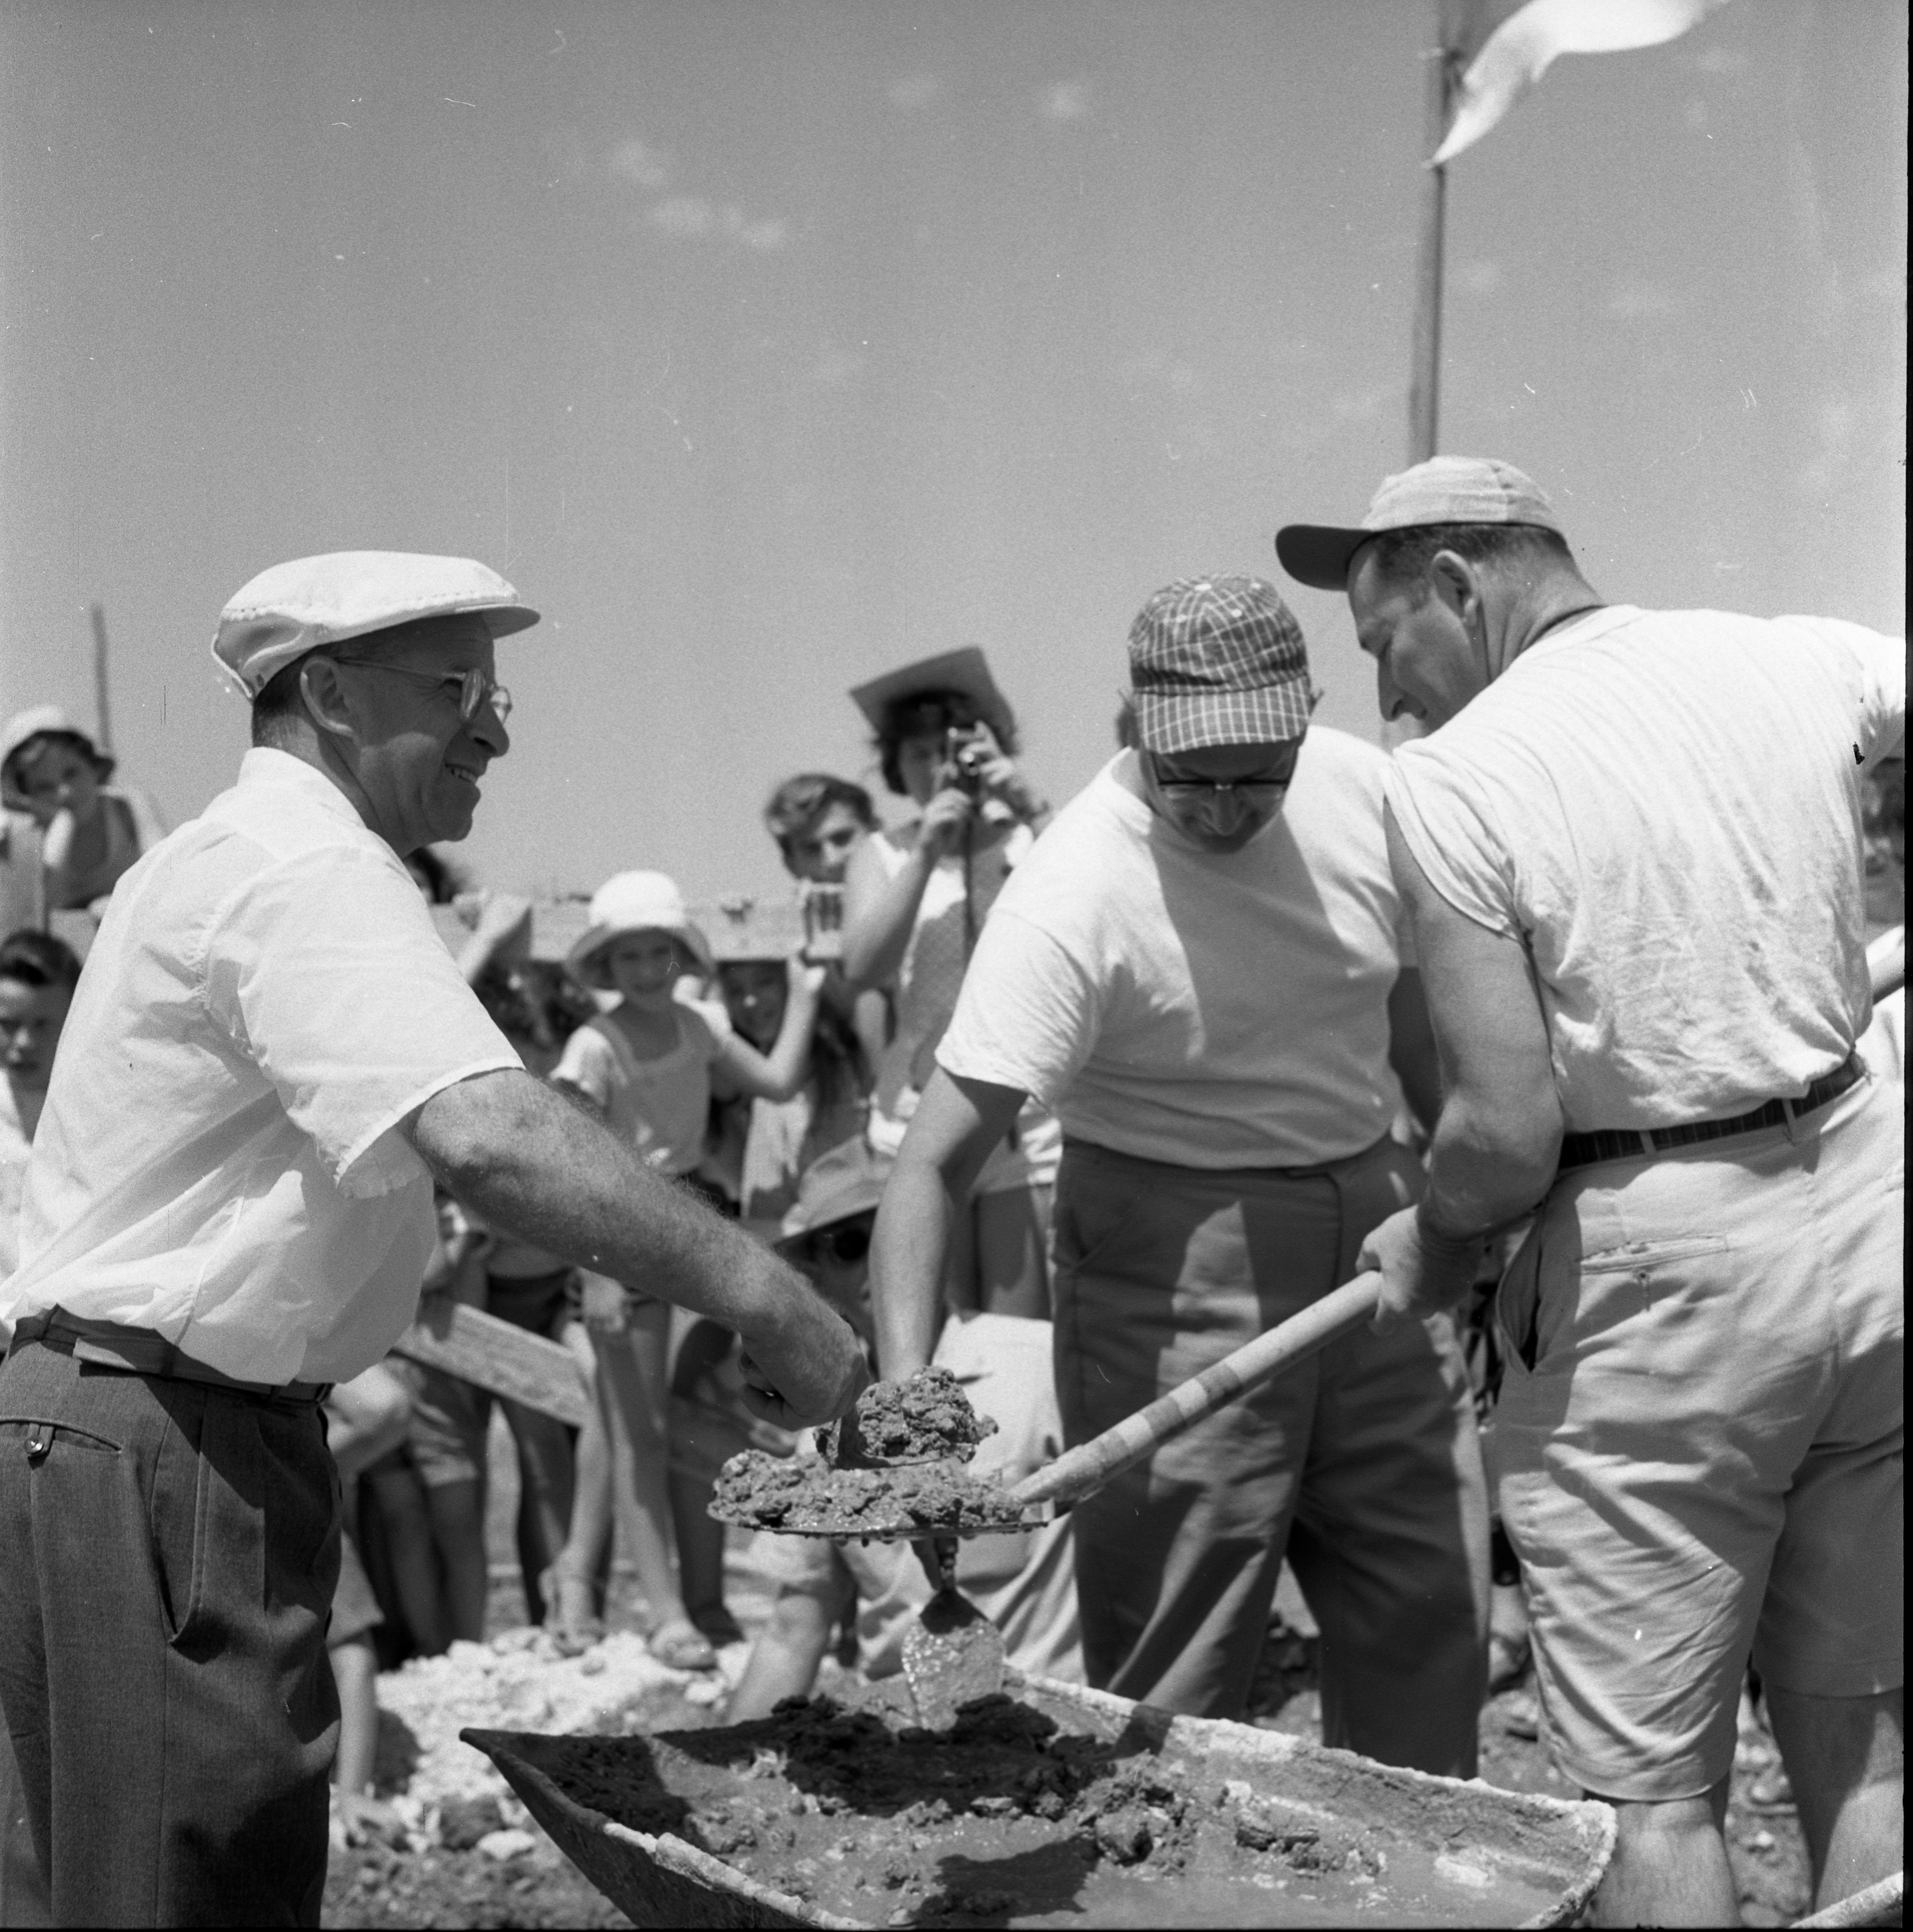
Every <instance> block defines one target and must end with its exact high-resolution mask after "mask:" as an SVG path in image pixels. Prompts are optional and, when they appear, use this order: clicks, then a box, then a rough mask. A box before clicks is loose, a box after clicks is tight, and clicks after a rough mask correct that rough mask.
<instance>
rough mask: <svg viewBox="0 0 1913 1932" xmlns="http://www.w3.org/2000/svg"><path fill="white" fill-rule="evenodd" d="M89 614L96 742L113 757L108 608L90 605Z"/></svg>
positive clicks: (100, 605) (101, 605) (102, 605)
mask: <svg viewBox="0 0 1913 1932" xmlns="http://www.w3.org/2000/svg"><path fill="white" fill-rule="evenodd" d="M87 613H88V616H91V618H92V619H93V721H94V723H95V724H97V726H98V727H99V730H98V731H97V733H96V734H95V736H94V742H96V743H97V745H99V747H100V750H101V751H104V752H105V753H106V754H107V755H108V756H109V757H111V755H112V748H113V714H112V703H111V702H110V700H109V698H108V697H107V675H106V606H105V605H104V604H88V607H87Z"/></svg>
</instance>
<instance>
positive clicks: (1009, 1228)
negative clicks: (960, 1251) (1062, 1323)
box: [970, 1187, 1052, 1322]
mask: <svg viewBox="0 0 1913 1932" xmlns="http://www.w3.org/2000/svg"><path fill="white" fill-rule="evenodd" d="M1051 1199H1052V1196H1051V1190H1050V1189H1048V1188H1047V1187H1019V1188H1017V1189H1015V1190H1014V1191H1012V1192H1011V1193H1006V1194H982V1195H979V1196H977V1198H976V1201H975V1202H974V1203H973V1205H972V1208H971V1210H970V1218H971V1220H972V1221H973V1223H974V1224H975V1228H976V1283H977V1294H978V1297H979V1305H980V1306H981V1307H982V1310H983V1311H984V1313H985V1314H988V1315H1020V1316H1024V1317H1025V1318H1026V1319H1029V1320H1030V1321H1033V1322H1047V1321H1048V1319H1049V1317H1050V1280H1049V1222H1050V1208H1051Z"/></svg>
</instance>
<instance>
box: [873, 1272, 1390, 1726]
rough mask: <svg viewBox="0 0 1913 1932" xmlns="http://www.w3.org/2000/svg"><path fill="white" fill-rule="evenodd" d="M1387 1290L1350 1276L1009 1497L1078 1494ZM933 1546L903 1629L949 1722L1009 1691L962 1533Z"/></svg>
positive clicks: (913, 1675)
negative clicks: (916, 1607) (923, 1589)
mask: <svg viewBox="0 0 1913 1932" xmlns="http://www.w3.org/2000/svg"><path fill="white" fill-rule="evenodd" d="M1380 1298H1381V1276H1380V1275H1379V1274H1375V1273H1370V1274H1358V1275H1357V1277H1355V1278H1354V1280H1353V1281H1348V1282H1344V1283H1342V1286H1340V1287H1339V1288H1338V1289H1333V1290H1332V1291H1331V1292H1330V1293H1329V1294H1327V1295H1324V1296H1323V1298H1321V1301H1316V1302H1312V1303H1311V1304H1309V1307H1306V1308H1305V1309H1303V1310H1301V1312H1300V1313H1299V1314H1295V1315H1291V1316H1290V1317H1289V1318H1288V1320H1287V1321H1286V1322H1278V1323H1277V1324H1276V1326H1275V1327H1274V1328H1271V1329H1270V1330H1268V1331H1267V1333H1266V1334H1261V1335H1258V1336H1257V1337H1255V1340H1253V1341H1252V1342H1245V1343H1243V1346H1241V1347H1240V1349H1236V1350H1234V1352H1232V1353H1231V1354H1229V1355H1225V1356H1224V1357H1223V1358H1222V1360H1221V1361H1219V1362H1216V1363H1214V1364H1211V1366H1210V1367H1208V1368H1206V1369H1204V1370H1203V1372H1202V1373H1201V1374H1200V1375H1199V1376H1191V1377H1190V1378H1189V1380H1188V1381H1187V1382H1180V1383H1178V1384H1177V1386H1176V1387H1175V1388H1172V1389H1171V1391H1169V1393H1168V1394H1167V1395H1164V1396H1159V1397H1157V1398H1156V1400H1155V1401H1154V1402H1153V1403H1150V1406H1148V1407H1147V1409H1138V1411H1137V1412H1136V1413H1135V1415H1132V1416H1128V1417H1126V1418H1124V1419H1123V1421H1120V1422H1119V1423H1117V1424H1116V1425H1115V1427H1114V1428H1111V1429H1105V1430H1104V1431H1103V1432H1102V1434H1101V1435H1100V1436H1092V1437H1091V1438H1090V1440H1089V1441H1088V1442H1084V1443H1080V1444H1078V1446H1077V1447H1076V1448H1074V1449H1071V1450H1068V1451H1066V1452H1065V1453H1064V1454H1062V1455H1060V1456H1059V1457H1057V1459H1056V1460H1055V1461H1054V1463H1047V1464H1045V1466H1044V1467H1043V1468H1042V1469H1038V1470H1036V1472H1034V1473H1033V1475H1028V1476H1026V1477H1024V1479H1023V1481H1021V1482H1020V1483H1018V1484H1015V1485H1014V1486H1012V1488H1011V1490H1010V1491H1009V1501H1010V1502H1012V1503H1015V1504H1017V1505H1019V1506H1020V1507H1021V1508H1025V1509H1028V1508H1033V1507H1034V1506H1035V1505H1038V1504H1039V1503H1048V1504H1050V1505H1056V1504H1064V1505H1067V1504H1069V1503H1074V1502H1080V1501H1081V1499H1083V1498H1084V1496H1089V1495H1090V1494H1092V1493H1093V1492H1094V1491H1096V1490H1099V1489H1101V1488H1102V1487H1103V1485H1104V1484H1105V1483H1108V1482H1110V1481H1113V1480H1114V1478H1117V1476H1120V1475H1122V1473H1123V1471H1124V1470H1126V1469H1133V1468H1134V1467H1135V1465H1136V1464H1137V1463H1140V1462H1141V1461H1142V1460H1143V1459H1144V1457H1147V1456H1148V1455H1149V1454H1151V1453H1152V1452H1153V1451H1154V1450H1155V1449H1156V1448H1157V1447H1158V1445H1160V1444H1162V1443H1165V1442H1168V1441H1169V1440H1170V1439H1171V1438H1172V1437H1174V1436H1180V1434H1181V1433H1183V1430H1186V1429H1187V1428H1188V1427H1189V1426H1190V1425H1191V1424H1192V1423H1195V1422H1199V1421H1201V1419H1202V1418H1203V1417H1204V1416H1205V1415H1208V1414H1210V1412H1211V1411H1212V1410H1214V1409H1219V1408H1221V1407H1222V1405H1223V1404H1224V1403H1228V1402H1233V1401H1234V1400H1235V1399H1236V1397H1237V1396H1240V1395H1246V1394H1248V1393H1249V1391H1250V1390H1252V1389H1256V1388H1261V1385H1263V1384H1264V1382H1268V1381H1270V1380H1271V1379H1273V1378H1274V1377H1275V1376H1278V1375H1279V1374H1280V1373H1282V1370H1284V1369H1286V1368H1288V1367H1291V1366H1292V1365H1293V1364H1295V1363H1297V1362H1300V1361H1304V1360H1306V1358H1308V1357H1309V1356H1310V1355H1315V1354H1316V1353H1317V1352H1318V1351H1319V1350H1321V1349H1326V1348H1327V1346H1329V1344H1330V1343H1331V1342H1339V1341H1340V1340H1341V1339H1342V1337H1343V1336H1345V1335H1348V1334H1352V1333H1353V1332H1354V1331H1355V1330H1356V1329H1357V1328H1360V1327H1361V1325H1363V1323H1364V1322H1367V1321H1369V1319H1372V1316H1374V1314H1375V1307H1376V1304H1377V1303H1378V1301H1379V1299H1380ZM964 1533H965V1534H970V1533H974V1534H986V1533H988V1532H982V1531H979V1532H964ZM932 1548H933V1550H934V1553H935V1558H936V1566H937V1567H936V1572H935V1574H937V1576H938V1577H940V1579H941V1581H940V1586H939V1588H938V1589H937V1593H936V1595H934V1596H933V1597H932V1598H931V1599H930V1601H929V1602H928V1604H925V1606H924V1607H923V1613H922V1616H919V1618H918V1619H917V1621H916V1623H914V1624H913V1625H912V1626H911V1627H910V1630H909V1631H907V1633H906V1634H905V1635H904V1659H903V1661H904V1677H905V1678H906V1679H907V1680H908V1682H909V1684H910V1696H911V1697H912V1698H913V1700H915V1702H916V1709H917V1715H918V1717H919V1718H920V1719H921V1720H922V1722H923V1724H925V1726H926V1727H928V1729H930V1730H948V1729H949V1727H950V1725H951V1724H953V1723H955V1720H956V1714H957V1708H958V1706H959V1705H962V1704H967V1703H970V1701H971V1700H973V1698H977V1697H991V1696H994V1694H996V1693H997V1692H998V1691H1001V1690H1002V1688H1003V1634H1002V1632H1001V1631H999V1630H998V1629H997V1627H996V1625H994V1624H993V1623H991V1621H990V1620H989V1619H988V1617H986V1616H984V1614H983V1613H982V1611H981V1610H978V1609H977V1607H976V1605H975V1604H973V1603H972V1602H971V1601H970V1599H969V1598H967V1597H966V1596H964V1594H963V1593H962V1592H961V1591H960V1590H959V1589H958V1588H957V1587H956V1581H955V1577H956V1562H955V1557H956V1548H955V1538H941V1537H940V1538H936V1539H934V1541H933V1544H932Z"/></svg>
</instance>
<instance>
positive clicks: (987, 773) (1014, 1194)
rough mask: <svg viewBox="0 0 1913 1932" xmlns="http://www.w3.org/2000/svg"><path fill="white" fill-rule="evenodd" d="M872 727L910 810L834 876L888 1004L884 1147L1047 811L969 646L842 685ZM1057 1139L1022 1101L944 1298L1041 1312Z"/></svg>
mask: <svg viewBox="0 0 1913 1932" xmlns="http://www.w3.org/2000/svg"><path fill="white" fill-rule="evenodd" d="M850 695H851V697H852V698H853V700H855V701H856V704H857V706H858V707H859V709H861V710H862V712H863V714H864V715H865V717H866V718H868V719H869V720H870V722H871V726H872V727H873V729H874V732H875V733H876V744H877V753H878V756H879V757H880V760H881V761H882V767H883V781H884V783H885V784H886V785H887V786H888V787H889V788H890V790H892V791H893V792H895V793H898V794H899V795H900V796H906V797H908V798H909V799H911V800H912V801H913V802H914V803H915V804H916V806H917V807H918V814H919V815H918V816H917V817H916V819H915V820H913V821H911V822H910V823H907V824H905V825H904V826H899V827H897V828H895V829H888V830H885V831H881V832H874V833H873V834H872V835H871V836H870V837H869V838H866V839H865V841H863V842H862V844H860V845H859V847H857V848H856V851H855V852H854V853H853V854H852V856H851V859H850V868H849V871H848V872H847V874H846V876H845V879H844V955H843V967H844V975H845V977H846V978H847V980H849V981H850V984H851V985H852V986H857V987H871V988H877V989H883V990H885V991H886V992H889V994H890V995H891V998H892V1003H893V1006H894V1009H895V1028H894V1031H893V1032H892V1037H891V1039H890V1040H889V1044H888V1046H886V1048H885V1049H884V1050H883V1053H882V1055H881V1056H880V1059H879V1061H878V1064H877V1088H876V1091H875V1094H874V1096H873V1097H872V1100H871V1121H870V1130H869V1137H870V1142H871V1146H872V1148H874V1150H875V1151H877V1153H879V1154H884V1155H889V1154H895V1151H896V1150H897V1148H898V1146H900V1145H901V1143H902V1141H903V1137H904V1130H905V1128H906V1127H908V1125H909V1124H910V1116H911V1115H913V1113H914V1112H916V1103H917V1100H918V1097H919V1095H920V1094H922V1090H923V1088H924V1086H925V1084H926V1083H927V1082H928V1080H929V1078H930V1076H931V1073H932V1072H933V1071H934V1069H935V1066H936V1052H937V1042H938V1041H939V1040H941V1039H942V1038H943V1029H944V1028H946V1026H947V1025H949V1020H950V1016H951V1014H952V1013H953V1012H954V1011H955V1007H956V998H957V992H958V988H959V987H961V985H962V983H963V975H964V969H965V968H966V967H967V965H968V964H969V962H970V953H971V951H972V950H973V948H974V947H975V945H976V935H977V933H978V932H979V930H980V929H981V927H982V922H983V920H984V919H985V917H986V916H988V913H989V910H990V907H991V906H992V905H993V904H994V903H995V901H996V898H997V894H998V893H999V892H1001V891H1002V889H1003V883H1004V881H1005V880H1006V879H1007V878H1008V877H1009V874H1010V872H1011V871H1012V869H1013V868H1014V867H1015V865H1016V863H1017V862H1018V860H1019V859H1021V857H1022V856H1023V855H1024V853H1026V852H1027V850H1029V848H1030V844H1031V842H1032V841H1033V839H1034V838H1035V835H1036V831H1037V829H1039V826H1041V824H1042V822H1043V821H1044V820H1045V819H1046V818H1047V817H1048V806H1047V805H1045V804H1044V803H1043V802H1042V799H1039V797H1038V796H1036V793H1035V791H1034V790H1033V789H1032V788H1031V787H1030V783H1029V781H1028V780H1027V778H1024V775H1023V774H1022V773H1021V772H1020V771H1019V770H1018V769H1017V767H1016V765H1015V762H1014V760H1013V756H1012V754H1014V753H1015V750H1016V745H1017V733H1016V718H1015V713H1014V712H1012V710H1011V709H1010V708H1009V702H1008V700H1006V699H1005V697H1003V694H1002V692H1001V691H999V690H998V689H997V685H996V682H995V680H994V679H993V678H992V677H991V675H990V669H989V665H988V663H987V661H985V658H984V655H983V653H982V652H981V651H980V650H978V649H976V648H975V647H974V646H971V647H970V648H967V649H963V650H958V651H949V652H945V653H943V655H941V656H939V657H934V658H925V659H923V660H922V661H919V662H918V663H916V664H906V665H904V667H902V668H901V670H895V671H892V672H891V673H889V674H888V675H887V676H883V677H880V678H877V679H874V680H873V681H872V682H870V683H868V684H864V685H859V686H858V687H857V688H856V690H854V691H852V692H851V694H850ZM1061 1147H1062V1136H1061V1132H1060V1129H1059V1128H1058V1127H1057V1124H1056V1121H1055V1118H1054V1116H1053V1115H1049V1114H1047V1113H1045V1112H1042V1111H1041V1110H1040V1109H1037V1108H1035V1107H1030V1108H1027V1109H1025V1110H1024V1113H1023V1114H1022V1115H1020V1116H1019V1117H1018V1120H1017V1121H1016V1124H1015V1127H1013V1128H1012V1130H1011V1133H1010V1134H1009V1136H1008V1138H1007V1139H1006V1140H1005V1142H1004V1143H1003V1145H1002V1146H1000V1147H999V1148H997V1150H996V1151H995V1152H994V1154H992V1155H991V1157H990V1159H989V1161H988V1163H987V1164H986V1165H985V1167H984V1169H983V1172H982V1175H980V1176H979V1178H978V1181H977V1183H976V1194H975V1198H974V1205H973V1211H972V1212H971V1213H970V1215H968V1216H967V1217H964V1226H965V1227H966V1229H967V1234H968V1236H969V1238H968V1240H967V1241H963V1242H960V1243H959V1244H956V1246H955V1249H954V1250H953V1253H952V1260H951V1276H950V1280H949V1284H948V1289H947V1292H948V1294H949V1299H950V1301H951V1303H952V1306H954V1307H957V1308H958V1309H960V1310H975V1309H981V1310H984V1311H985V1312H987V1313H991V1314H997V1315H1021V1316H1029V1317H1031V1318H1033V1319H1037V1320H1047V1319H1048V1316H1049V1264H1048V1249H1049V1226H1050V1210H1051V1203H1052V1201H1053V1199H1054V1186H1055V1181H1056V1167H1057V1158H1058V1156H1059V1154H1060V1151H1061Z"/></svg>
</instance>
